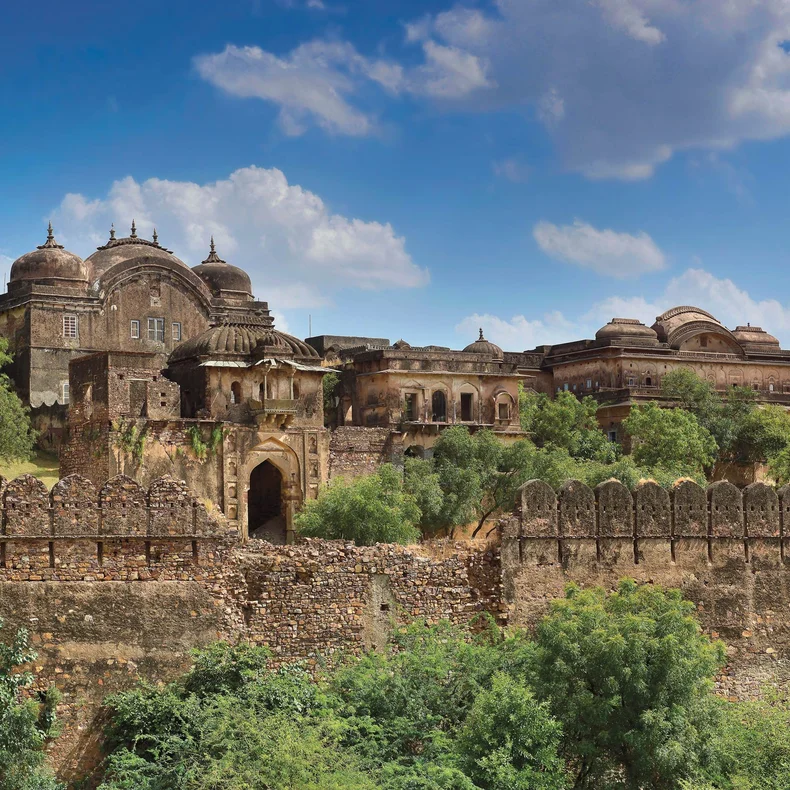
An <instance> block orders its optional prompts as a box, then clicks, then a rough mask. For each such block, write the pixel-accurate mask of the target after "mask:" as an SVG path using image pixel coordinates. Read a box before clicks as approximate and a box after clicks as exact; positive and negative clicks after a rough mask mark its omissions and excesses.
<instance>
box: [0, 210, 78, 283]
mask: <svg viewBox="0 0 790 790" xmlns="http://www.w3.org/2000/svg"><path fill="white" fill-rule="evenodd" d="M22 282H40V283H46V284H48V285H53V284H57V283H59V282H62V283H63V284H70V285H75V284H81V285H87V283H88V267H87V266H86V265H85V262H84V261H83V260H82V258H80V257H79V255H75V254H74V253H73V252H69V251H68V250H64V249H63V245H62V244H58V243H57V241H55V236H54V234H53V233H52V223H51V222H50V223H49V227H48V233H47V240H46V242H44V244H42V245H41V246H40V247H36V249H35V250H33V251H32V252H28V253H26V254H25V255H22V256H20V257H19V258H17V259H16V260H15V261H14V262H13V264H12V265H11V273H10V276H9V279H8V285H9V288H10V289H13V287H14V286H15V285H16V284H17V283H22Z"/></svg>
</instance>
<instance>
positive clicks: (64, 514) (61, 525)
mask: <svg viewBox="0 0 790 790" xmlns="http://www.w3.org/2000/svg"><path fill="white" fill-rule="evenodd" d="M49 498H50V501H51V502H52V527H53V532H54V534H55V535H98V534H99V510H98V501H99V494H98V492H97V491H96V487H95V486H94V485H93V483H91V481H90V480H88V479H87V478H85V477H83V476H82V475H68V476H67V477H64V478H62V479H60V480H58V482H57V483H55V485H54V486H53V487H52V491H50V494H49Z"/></svg>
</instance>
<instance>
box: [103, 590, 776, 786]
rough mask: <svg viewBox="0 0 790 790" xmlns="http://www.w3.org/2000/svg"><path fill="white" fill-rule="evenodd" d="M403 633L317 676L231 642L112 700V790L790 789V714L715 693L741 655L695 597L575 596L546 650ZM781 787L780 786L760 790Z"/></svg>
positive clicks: (493, 632)
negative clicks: (722, 671) (714, 632)
mask: <svg viewBox="0 0 790 790" xmlns="http://www.w3.org/2000/svg"><path fill="white" fill-rule="evenodd" d="M475 630H476V631H477V633H476V635H472V634H471V633H469V632H465V631H461V630H458V629H456V628H454V627H452V626H450V625H449V624H447V623H440V624H438V625H435V626H431V627H427V626H426V625H424V624H421V623H414V624H412V625H410V626H408V627H405V628H400V629H397V630H396V631H395V633H394V634H393V636H392V640H391V642H390V645H389V647H388V648H387V649H386V650H385V651H383V652H381V653H369V654H366V655H364V656H362V657H360V658H358V659H349V660H347V661H346V662H345V663H344V664H341V665H340V666H339V667H338V668H337V669H335V670H333V671H331V672H327V673H325V674H324V675H323V676H320V677H318V678H316V679H313V678H311V676H310V675H309V674H308V673H307V672H306V671H305V670H303V669H301V668H299V667H294V666H290V667H281V668H277V669H273V668H271V666H270V664H269V655H268V653H267V652H266V651H265V650H264V649H262V648H258V647H250V646H245V645H240V646H236V647H230V646H228V645H224V644H217V645H214V646H212V647H210V648H208V649H206V650H203V651H197V652H195V654H194V660H195V664H194V667H193V668H192V670H191V671H190V672H188V673H187V674H186V675H185V676H183V677H182V678H181V679H180V680H179V681H178V682H176V683H171V684H170V685H168V686H165V687H163V688H162V687H153V686H146V685H143V686H140V687H138V688H136V689H134V690H132V691H127V692H124V693H122V694H118V695H115V696H114V697H112V698H111V699H110V700H109V705H110V708H111V714H112V724H111V728H110V731H109V733H108V739H107V750H108V756H107V759H106V761H105V764H104V766H103V771H104V779H103V783H102V784H101V786H100V787H101V790H131V789H132V788H135V790H136V789H137V788H142V790H209V789H211V790H215V789H219V788H222V789H223V790H319V789H320V790H334V789H335V788H337V790H340V788H351V790H355V789H356V790H368V789H370V790H572V789H573V790H585V789H586V788H596V790H599V789H600V790H607V788H611V789H612V790H614V788H621V789H622V790H642V789H644V790H647V788H651V789H652V788H657V789H658V790H660V789H661V788H667V789H668V790H669V789H670V788H671V789H672V790H681V788H688V789H689V790H703V788H706V789H708V790H713V788H716V789H717V790H719V789H720V790H751V789H752V788H755V789H756V788H757V787H761V788H762V787H765V788H768V790H778V788H780V787H783V788H784V787H787V786H788V785H787V778H788V765H789V764H790V763H788V756H790V736H789V735H788V727H787V725H788V724H790V713H788V707H787V706H786V705H784V704H783V703H780V702H779V701H768V702H755V703H744V704H742V705H733V704H732V703H725V702H723V701H721V700H717V699H716V698H715V697H714V696H713V694H712V693H711V677H712V675H713V674H714V672H715V671H716V670H717V669H718V667H719V665H720V663H721V661H722V659H723V656H722V647H721V645H720V644H718V643H715V642H711V641H710V640H709V639H708V638H706V637H704V636H703V635H701V633H700V630H699V626H698V625H697V622H696V620H695V619H694V617H693V606H692V605H691V604H690V603H688V602H686V601H684V600H683V599H682V598H681V597H680V594H679V593H678V592H677V591H665V590H663V589H661V588H659V587H653V586H644V587H637V586H636V584H635V583H633V582H630V581H624V582H622V583H621V585H620V587H619V589H618V590H617V592H615V593H611V594H606V593H605V592H604V591H602V590H588V591H584V592H582V591H579V590H577V589H575V588H569V590H568V593H567V596H566V598H565V599H563V600H559V601H557V602H555V603H554V605H553V606H552V608H551V611H550V613H549V614H548V616H547V617H546V618H545V619H544V620H543V622H542V623H541V624H540V627H539V628H538V630H537V633H536V635H535V636H534V638H533V639H530V638H529V637H528V636H527V635H526V634H525V633H522V632H513V633H510V634H505V633H502V632H501V631H500V630H499V629H498V628H497V627H496V626H495V625H494V624H493V623H492V622H488V623H486V622H485V621H483V622H480V623H478V624H477V628H476V629H475ZM760 782H763V783H760Z"/></svg>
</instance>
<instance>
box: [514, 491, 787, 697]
mask: <svg viewBox="0 0 790 790" xmlns="http://www.w3.org/2000/svg"><path fill="white" fill-rule="evenodd" d="M788 514H790V489H788V488H783V489H781V490H780V491H778V492H776V491H774V489H772V488H770V487H769V486H766V485H764V484H762V483H754V484H752V485H750V486H748V487H746V488H745V489H744V490H743V492H741V491H739V490H738V489H737V488H736V487H735V486H733V485H732V484H731V483H727V482H718V483H714V484H713V485H711V486H709V488H708V489H707V491H706V490H705V489H703V488H700V487H699V486H698V485H696V484H695V483H693V482H691V481H683V482H679V483H678V484H676V486H675V487H674V489H673V490H672V491H671V492H667V491H666V490H664V489H662V488H660V487H659V486H658V485H656V484H655V483H653V482H645V483H643V484H641V485H640V486H639V487H638V488H637V489H636V490H635V491H634V493H633V495H632V494H631V493H630V492H629V491H628V489H626V488H625V487H624V486H623V485H622V484H620V483H619V482H617V481H608V482H605V483H602V484H600V485H599V486H598V487H597V488H596V489H595V490H594V491H593V490H591V489H590V488H588V487H587V486H585V485H583V484H582V483H579V482H578V481H568V482H566V483H565V484H564V485H563V487H562V488H561V489H560V491H559V494H558V495H555V493H554V491H553V490H552V489H551V488H550V487H549V486H548V485H546V484H545V483H543V482H541V481H532V482H530V483H527V484H526V485H525V486H524V487H523V488H522V491H521V502H520V505H519V507H518V508H517V510H516V512H515V513H514V515H513V516H511V517H509V518H507V519H504V520H503V522H502V571H503V589H504V595H505V599H506V601H507V606H508V611H509V622H510V623H512V624H522V625H532V624H534V623H535V622H537V620H538V619H539V618H540V617H541V616H542V615H543V614H544V613H545V612H546V610H547V607H548V604H549V602H550V601H551V600H552V599H553V598H556V597H558V596H561V595H562V594H563V589H564V587H565V585H566V584H568V583H569V582H576V583H579V584H582V585H602V586H604V587H606V588H612V587H614V586H616V584H617V581H618V580H619V579H621V578H623V577H626V576H627V577H631V578H634V579H636V580H637V581H640V582H651V583H657V584H662V585H665V586H669V587H679V588H680V589H681V590H683V593H684V595H685V596H686V597H687V598H689V599H690V600H692V601H694V603H695V604H696V606H697V612H698V615H699V618H700V621H701V622H702V625H703V627H704V628H705V630H706V631H707V632H708V633H710V634H711V635H712V636H715V637H718V638H721V639H722V640H724V642H725V643H726V644H727V649H728V667H727V670H726V672H725V674H724V675H723V676H722V677H721V678H720V679H719V687H720V689H721V690H722V691H723V692H724V693H725V694H728V695H731V696H736V697H746V696H754V695H756V694H758V693H759V691H760V686H761V685H762V684H763V683H766V682H777V681H779V682H787V681H788V680H790V570H788V564H787V556H786V555H787V549H788V546H789V545H790V544H788V541H790V536H787V537H786V532H785V528H786V527H785V525H786V524H787V528H788V529H790V516H788Z"/></svg>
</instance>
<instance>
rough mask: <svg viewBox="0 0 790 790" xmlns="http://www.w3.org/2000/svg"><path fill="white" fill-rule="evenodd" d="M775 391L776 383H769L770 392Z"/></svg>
mask: <svg viewBox="0 0 790 790" xmlns="http://www.w3.org/2000/svg"><path fill="white" fill-rule="evenodd" d="M773 391H774V383H773V381H770V382H768V392H773Z"/></svg>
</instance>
